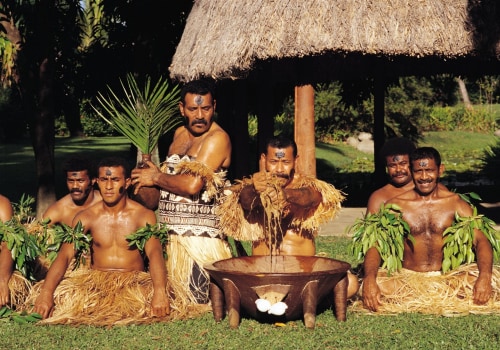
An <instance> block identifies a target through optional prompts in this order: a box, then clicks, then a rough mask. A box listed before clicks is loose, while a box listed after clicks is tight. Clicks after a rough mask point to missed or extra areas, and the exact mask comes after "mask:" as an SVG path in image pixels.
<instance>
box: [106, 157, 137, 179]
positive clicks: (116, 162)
mask: <svg viewBox="0 0 500 350" xmlns="http://www.w3.org/2000/svg"><path fill="white" fill-rule="evenodd" d="M119 166H121V167H123V169H124V171H125V178H126V179H127V178H129V177H130V173H131V172H132V167H131V165H130V162H128V161H127V160H126V159H125V158H122V157H106V158H103V159H101V161H100V162H99V164H98V165H97V169H100V168H103V167H119Z"/></svg>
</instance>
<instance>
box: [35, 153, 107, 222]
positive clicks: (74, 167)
mask: <svg viewBox="0 0 500 350" xmlns="http://www.w3.org/2000/svg"><path fill="white" fill-rule="evenodd" d="M62 170H63V173H64V176H65V177H66V186H67V187H68V191H69V193H68V194H67V195H65V196H64V197H62V198H61V199H59V200H58V201H57V202H55V203H53V204H52V205H51V206H50V207H48V208H47V210H46V211H45V213H44V214H43V216H42V217H43V218H44V219H50V222H49V225H50V226H53V225H56V224H65V225H68V226H69V225H71V222H72V221H73V218H74V217H75V215H76V214H77V213H78V212H80V211H82V210H83V209H86V208H88V207H89V206H91V205H92V204H94V203H97V202H99V201H100V200H102V197H101V194H100V193H99V191H98V190H96V189H94V184H95V181H96V174H95V170H94V167H93V165H92V162H91V161H90V160H89V159H88V158H86V157H81V156H76V157H72V158H69V159H67V160H66V161H65V162H64V164H63V166H62Z"/></svg>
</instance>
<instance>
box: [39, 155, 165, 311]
mask: <svg viewBox="0 0 500 350" xmlns="http://www.w3.org/2000/svg"><path fill="white" fill-rule="evenodd" d="M98 174H99V175H98V178H97V184H98V186H99V190H100V193H101V195H102V198H103V200H102V201H100V202H98V203H96V204H94V205H92V206H91V207H89V208H87V209H85V210H83V211H81V212H79V213H78V214H77V215H76V216H75V218H74V219H73V223H72V226H76V225H77V223H79V222H80V223H81V224H82V225H83V228H84V233H90V235H91V237H92V241H91V271H92V270H95V271H103V272H113V273H115V275H116V273H119V274H120V273H127V272H142V271H145V269H146V267H145V261H144V258H143V256H142V255H141V252H140V251H139V250H138V249H133V248H131V247H129V242H128V241H127V239H126V236H128V235H129V234H131V233H134V232H135V231H137V230H138V229H139V228H141V227H144V226H146V225H147V224H151V225H153V224H155V223H156V216H155V213H154V212H153V211H151V210H149V209H147V208H145V207H144V206H142V205H140V204H139V203H137V202H134V201H133V200H131V199H129V198H128V197H127V188H128V187H129V185H130V181H131V180H130V168H129V166H128V164H127V162H126V161H125V160H123V159H121V158H106V159H103V160H102V161H101V162H100V163H99V166H98ZM75 253H76V252H75V248H74V244H71V243H64V244H63V245H62V247H61V249H60V251H59V253H58V255H57V258H56V260H55V261H54V263H53V264H52V265H51V267H50V269H49V272H48V273H47V277H46V279H45V281H44V282H43V286H42V289H41V291H40V294H39V296H38V298H37V299H36V302H35V306H34V312H38V313H39V314H40V315H42V317H43V318H44V319H45V318H47V317H49V316H50V315H51V314H52V312H53V307H54V292H55V291H56V288H57V286H58V285H59V284H60V282H61V280H63V277H64V275H65V272H66V270H67V268H68V266H69V264H70V262H71V260H72V259H73V257H74V256H75ZM144 253H145V255H146V257H147V259H148V269H149V273H150V278H151V280H152V284H153V296H152V298H151V301H150V303H151V315H152V316H158V317H163V316H165V315H167V314H168V313H169V312H170V306H169V300H168V297H167V292H166V283H167V273H166V269H165V260H164V256H163V248H162V245H161V243H160V240H159V239H158V238H157V237H155V236H154V235H153V236H151V237H150V238H149V239H148V240H147V242H146V243H145V247H144ZM81 273H87V274H88V273H89V272H86V271H83V272H81ZM117 276H118V278H121V277H120V276H119V275H117ZM117 283H118V282H117ZM122 283H123V282H122ZM114 287H115V288H116V289H117V290H116V291H113V290H107V291H105V293H106V294H111V295H113V294H114V293H118V291H120V292H122V290H123V289H125V288H126V287H127V286H126V285H125V286H124V285H120V283H118V284H116V285H114ZM135 293H136V291H135ZM113 297H114V298H115V299H116V300H115V302H116V303H118V302H119V301H118V299H119V297H118V296H116V295H115V296H113ZM73 302H74V303H75V304H76V302H75V301H74V300H73ZM97 302H98V301H93V303H97ZM122 302H125V303H129V302H130V301H129V300H123V301H122ZM87 306H88V305H87ZM143 306H144V305H143ZM58 307H60V306H58ZM100 312H102V313H106V310H100Z"/></svg>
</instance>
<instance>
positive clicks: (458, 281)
mask: <svg viewBox="0 0 500 350" xmlns="http://www.w3.org/2000/svg"><path fill="white" fill-rule="evenodd" d="M386 272H387V271H386V270H380V271H379V275H378V276H377V283H378V284H379V285H380V284H387V283H390V284H391V285H393V286H396V289H395V290H394V292H392V293H391V294H383V296H382V305H381V306H380V307H379V310H378V311H377V312H376V313H374V314H397V313H403V312H411V313H423V314H434V315H442V316H462V315H468V314H500V266H493V274H492V278H491V284H492V289H493V293H492V296H491V298H490V300H489V301H488V303H486V304H485V305H476V304H474V302H473V297H472V296H473V288H474V283H475V281H476V279H477V277H478V275H479V270H478V268H477V264H469V265H462V266H460V267H459V268H457V269H454V270H452V271H450V272H448V273H446V274H441V273H434V272H431V273H425V272H415V271H411V270H407V269H402V270H401V271H399V272H395V273H393V274H392V275H391V276H387V273H386ZM350 308H351V310H353V311H359V312H370V311H369V310H367V309H365V308H364V307H363V303H362V301H361V300H356V301H354V302H353V304H352V305H351V307H350Z"/></svg>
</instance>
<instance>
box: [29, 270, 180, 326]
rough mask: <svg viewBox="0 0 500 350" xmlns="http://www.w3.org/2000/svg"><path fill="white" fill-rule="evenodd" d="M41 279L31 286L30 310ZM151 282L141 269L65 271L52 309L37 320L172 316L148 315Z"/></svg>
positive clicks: (97, 321)
mask: <svg viewBox="0 0 500 350" xmlns="http://www.w3.org/2000/svg"><path fill="white" fill-rule="evenodd" d="M42 285H43V281H40V282H38V283H36V284H35V285H34V286H33V290H32V293H31V294H30V296H29V298H28V299H27V300H26V302H25V305H24V308H25V309H26V310H29V311H32V308H33V304H34V303H35V300H36V298H37V297H38V295H39V294H40V289H41V287H42ZM152 296H153V282H152V280H151V276H150V274H149V273H146V272H142V271H132V272H115V271H98V270H92V269H87V268H79V269H77V270H75V271H71V272H69V273H67V274H66V275H65V277H64V279H63V280H62V281H61V283H60V284H59V285H58V286H57V288H56V291H55V293H54V303H55V306H54V312H53V314H52V316H51V317H49V318H47V319H45V320H43V321H40V322H39V323H40V324H73V325H94V326H114V325H127V324H148V323H153V322H164V321H170V320H172V319H175V318H176V316H178V314H176V313H175V312H174V313H171V314H170V315H169V316H167V317H164V318H158V317H152V316H151V298H152Z"/></svg>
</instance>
